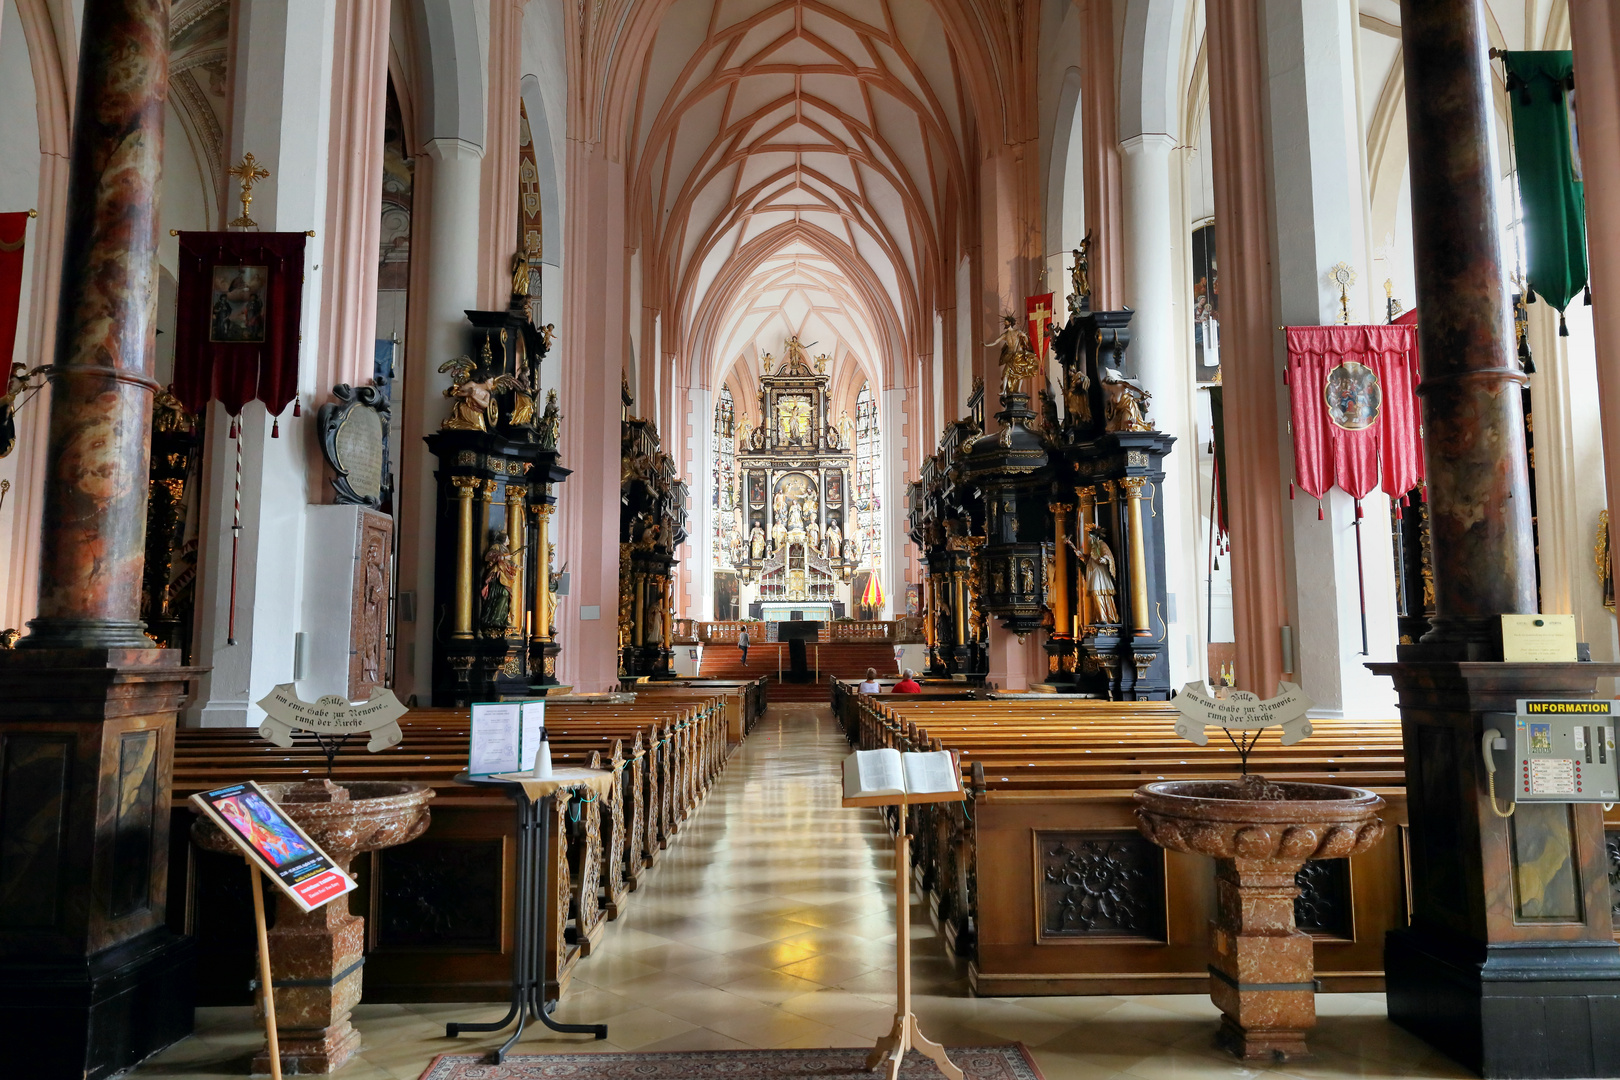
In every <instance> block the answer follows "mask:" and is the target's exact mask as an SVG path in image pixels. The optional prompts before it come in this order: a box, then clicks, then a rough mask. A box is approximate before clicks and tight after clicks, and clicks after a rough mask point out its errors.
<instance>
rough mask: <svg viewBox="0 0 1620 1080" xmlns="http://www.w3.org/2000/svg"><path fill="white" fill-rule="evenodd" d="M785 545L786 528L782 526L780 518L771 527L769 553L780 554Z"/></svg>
mask: <svg viewBox="0 0 1620 1080" xmlns="http://www.w3.org/2000/svg"><path fill="white" fill-rule="evenodd" d="M785 543H787V526H786V525H783V524H782V519H781V518H777V519H776V524H774V525H772V526H771V552H772V553H773V554H775V553H778V552H780V551H781V550H782V545H783V544H785Z"/></svg>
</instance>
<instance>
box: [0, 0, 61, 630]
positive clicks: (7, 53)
mask: <svg viewBox="0 0 1620 1080" xmlns="http://www.w3.org/2000/svg"><path fill="white" fill-rule="evenodd" d="M0 138H4V141H5V147H6V152H5V153H4V154H0V212H4V211H15V210H28V209H30V208H34V207H35V203H36V200H37V199H38V198H39V164H40V154H39V121H38V117H37V115H36V113H35V97H34V75H33V71H32V70H31V69H30V67H29V63H28V43H27V41H26V40H25V39H24V37H23V32H22V26H21V24H20V23H19V22H18V19H17V5H16V4H15V3H14V2H13V0H6V3H5V5H4V8H3V10H0ZM34 237H35V229H34V223H32V222H30V223H29V228H28V243H27V244H26V246H25V247H24V249H23V275H22V295H21V296H20V298H19V300H18V303H17V343H16V346H15V348H14V349H13V351H12V354H11V355H10V356H7V357H0V363H3V364H4V373H9V372H10V370H11V364H12V363H14V362H15V363H18V364H27V365H28V366H29V367H31V368H32V367H35V366H37V365H39V364H42V363H46V362H48V360H49V358H48V357H34V356H30V355H29V352H28V312H29V306H30V302H31V300H32V292H33V289H32V285H33V270H34ZM45 404H46V399H45V398H44V397H40V398H37V399H36V400H35V401H33V402H32V403H31V404H29V405H27V406H25V407H24V408H23V410H22V412H21V413H20V414H19V415H18V417H17V442H18V447H17V449H16V450H13V451H12V452H11V454H9V455H8V456H6V457H3V458H0V480H5V481H7V482H8V483H9V484H10V485H11V490H10V491H9V492H8V493H7V494H6V496H5V502H4V504H0V551H6V552H17V551H18V549H19V548H21V547H23V546H32V547H37V546H38V544H39V538H38V537H37V536H31V535H20V533H21V532H22V531H23V526H22V525H21V524H20V523H19V521H18V517H19V515H18V513H17V510H18V507H19V505H20V504H21V502H22V489H23V488H24V487H28V488H31V489H32V488H37V487H38V485H39V484H41V483H42V482H43V481H42V476H43V462H44V459H43V456H36V457H35V458H34V459H33V460H35V461H37V462H39V463H40V468H38V469H34V470H31V472H32V473H33V475H22V473H21V469H22V467H23V465H24V462H25V461H27V460H28V457H29V455H27V454H25V453H23V443H24V441H25V440H30V439H35V438H38V437H39V436H40V435H41V434H42V433H43V430H44V425H45V424H46V422H47V412H46V408H45ZM31 568H32V563H31V562H30V561H27V560H23V559H18V558H7V559H4V560H0V575H3V576H0V628H4V627H16V628H17V629H19V630H21V629H23V628H24V623H25V622H26V620H28V619H29V618H32V617H33V615H34V606H35V597H36V594H37V589H38V583H37V582H34V581H29V580H26V579H27V577H28V576H29V574H28V569H31Z"/></svg>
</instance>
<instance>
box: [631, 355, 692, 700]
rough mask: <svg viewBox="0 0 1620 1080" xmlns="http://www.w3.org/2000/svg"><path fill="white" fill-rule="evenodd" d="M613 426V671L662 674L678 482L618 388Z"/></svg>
mask: <svg viewBox="0 0 1620 1080" xmlns="http://www.w3.org/2000/svg"><path fill="white" fill-rule="evenodd" d="M622 395H623V403H624V413H623V418H622V419H621V421H620V455H621V462H620V465H621V468H620V473H619V476H620V502H619V672H620V674H621V675H625V676H653V677H665V678H667V677H670V676H672V675H673V674H674V659H675V653H674V650H673V649H672V648H671V644H670V643H671V640H672V636H673V630H674V627H675V611H674V603H675V585H674V581H675V565H676V563H677V562H679V560H678V559H676V558H675V549H676V548H678V547H680V546H681V544H683V543H685V542H686V485H685V484H684V483H682V482H681V481H680V480H679V479H678V478H677V476H676V473H675V465H674V463H673V462H671V461H670V460H669V455H668V454H666V453H664V451H663V446H662V443H661V442H660V441H659V438H658V426H657V425H656V424H654V423H653V422H652V421H651V420H648V419H646V418H644V417H638V416H635V415H633V414H632V410H633V408H634V406H635V400H634V399H633V398H632V397H631V396H630V388H629V386H628V385H626V386H625V387H624V389H623V391H622Z"/></svg>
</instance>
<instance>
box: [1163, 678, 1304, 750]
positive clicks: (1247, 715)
mask: <svg viewBox="0 0 1620 1080" xmlns="http://www.w3.org/2000/svg"><path fill="white" fill-rule="evenodd" d="M1314 704H1315V702H1313V701H1312V700H1311V699H1310V698H1308V697H1306V696H1305V691H1303V690H1301V689H1300V688H1299V686H1298V684H1296V683H1291V682H1283V683H1278V684H1277V696H1276V697H1274V698H1266V699H1265V700H1264V701H1262V700H1261V699H1260V697H1259V695H1257V694H1253V693H1250V692H1249V691H1247V690H1234V691H1232V693H1230V694H1228V695H1227V696H1226V697H1223V698H1218V697H1215V696H1214V695H1213V694H1211V693H1210V692H1209V688H1208V687H1207V686H1205V685H1204V684H1203V683H1202V682H1190V683H1188V684H1187V685H1186V686H1183V687H1182V688H1181V693H1179V694H1177V695H1176V699H1175V705H1176V712H1177V714H1178V715H1177V717H1176V734H1177V735H1180V736H1181V737H1182V738H1183V739H1186V740H1188V741H1189V742H1193V743H1197V744H1198V745H1199V746H1207V745H1208V744H1209V736H1208V735H1207V734H1205V733H1204V729H1205V728H1206V727H1218V728H1225V729H1226V730H1228V731H1256V730H1258V729H1260V728H1267V727H1281V728H1282V743H1283V745H1284V746H1292V745H1293V744H1294V743H1297V742H1299V741H1300V740H1301V739H1303V738H1305V737H1306V736H1307V735H1309V734H1310V733H1311V722H1310V720H1308V719H1306V716H1305V714H1306V712H1307V711H1308V710H1309V709H1310V707H1311V706H1312V705H1314Z"/></svg>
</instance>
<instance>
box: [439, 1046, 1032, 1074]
mask: <svg viewBox="0 0 1620 1080" xmlns="http://www.w3.org/2000/svg"><path fill="white" fill-rule="evenodd" d="M867 1052H868V1051H866V1050H864V1049H861V1048H859V1047H855V1048H840V1049H832V1050H707V1051H696V1052H683V1053H654V1054H595V1053H585V1054H513V1055H512V1056H511V1057H508V1058H507V1059H506V1061H505V1062H504V1063H503V1064H500V1065H490V1064H488V1063H487V1059H486V1057H485V1056H484V1055H481V1054H441V1055H440V1056H439V1057H437V1058H434V1059H433V1063H432V1064H431V1065H429V1066H428V1068H427V1071H426V1072H424V1073H423V1074H422V1077H421V1080H554V1078H567V1080H717V1078H724V1080H801V1078H805V1080H871V1078H872V1077H873V1076H874V1075H881V1074H874V1073H869V1072H867V1071H866V1070H865V1069H864V1068H863V1066H864V1065H865V1064H866V1055H867ZM948 1052H949V1054H950V1056H951V1060H952V1061H954V1062H955V1063H956V1064H957V1066H958V1067H960V1068H961V1070H962V1073H963V1076H964V1077H965V1078H966V1080H1042V1077H1041V1074H1040V1071H1039V1070H1037V1069H1036V1068H1035V1063H1034V1062H1033V1061H1032V1060H1030V1056H1029V1053H1028V1052H1027V1051H1026V1050H1025V1049H1024V1046H1023V1044H1022V1043H1012V1044H1011V1045H1008V1046H971V1047H962V1046H956V1047H950V1048H949V1050H948ZM900 1075H901V1077H903V1078H904V1080H942V1078H941V1074H940V1071H939V1069H938V1068H936V1067H935V1065H934V1063H933V1062H932V1061H929V1060H928V1059H927V1058H925V1057H923V1056H922V1055H921V1054H918V1053H916V1052H915V1051H913V1052H912V1053H910V1054H907V1055H906V1063H905V1067H904V1068H903V1069H901V1070H900Z"/></svg>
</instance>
